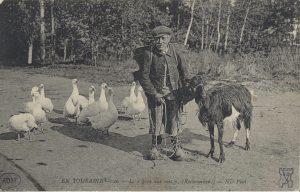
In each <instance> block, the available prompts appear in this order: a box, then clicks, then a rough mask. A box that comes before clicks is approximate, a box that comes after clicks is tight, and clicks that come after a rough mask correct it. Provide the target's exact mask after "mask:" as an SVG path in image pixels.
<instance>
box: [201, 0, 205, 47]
mask: <svg viewBox="0 0 300 192" xmlns="http://www.w3.org/2000/svg"><path fill="white" fill-rule="evenodd" d="M200 3H201V9H202V22H201V50H203V49H204V26H205V12H204V5H203V0H200Z"/></svg>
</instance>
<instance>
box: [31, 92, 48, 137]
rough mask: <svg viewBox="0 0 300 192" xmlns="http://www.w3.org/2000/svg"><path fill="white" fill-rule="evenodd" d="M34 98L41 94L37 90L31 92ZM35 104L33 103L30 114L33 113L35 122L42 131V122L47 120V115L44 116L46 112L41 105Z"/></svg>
mask: <svg viewBox="0 0 300 192" xmlns="http://www.w3.org/2000/svg"><path fill="white" fill-rule="evenodd" d="M33 96H34V99H35V101H36V100H37V98H39V97H40V96H41V95H40V93H39V92H34V93H33ZM36 104H37V105H34V107H33V109H32V111H31V114H32V115H33V117H34V119H35V122H36V124H37V125H39V126H40V127H41V131H42V133H43V127H42V124H43V123H45V122H46V121H47V117H46V112H45V111H44V110H43V109H42V105H41V104H39V103H37V102H36Z"/></svg>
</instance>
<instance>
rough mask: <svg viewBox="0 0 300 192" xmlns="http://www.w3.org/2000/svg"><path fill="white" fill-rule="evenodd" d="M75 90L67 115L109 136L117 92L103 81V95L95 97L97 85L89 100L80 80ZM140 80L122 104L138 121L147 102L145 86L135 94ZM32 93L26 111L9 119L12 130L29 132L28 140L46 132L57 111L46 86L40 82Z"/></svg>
mask: <svg viewBox="0 0 300 192" xmlns="http://www.w3.org/2000/svg"><path fill="white" fill-rule="evenodd" d="M72 86H73V90H72V93H71V95H70V97H69V98H68V99H67V101H66V103H65V105H64V109H63V117H65V118H68V119H69V120H70V118H74V119H75V121H76V123H77V124H80V125H88V126H91V127H92V128H93V129H95V130H97V131H98V132H97V138H98V134H99V133H100V132H102V134H104V133H105V134H107V135H108V129H109V128H110V127H111V126H112V125H113V124H114V123H115V122H117V120H118V115H119V113H118V110H117V108H116V106H115V104H114V101H113V95H114V91H113V88H112V87H108V86H107V84H106V83H102V84H101V91H100V97H99V99H98V100H95V90H96V89H95V86H90V87H89V97H88V99H87V98H86V97H84V96H82V95H80V94H79V90H78V80H77V79H73V80H72ZM135 89H136V83H135V82H133V83H132V85H131V88H130V94H129V96H128V97H125V98H124V99H123V100H122V102H121V103H122V106H123V107H124V109H125V110H126V112H127V114H128V115H130V116H132V118H133V123H135V119H136V116H138V119H139V120H140V114H141V113H142V112H143V111H144V110H145V107H146V105H145V103H144V99H143V96H142V92H143V89H142V87H141V86H139V87H138V93H137V95H136V94H135ZM30 96H31V97H32V101H30V102H26V103H24V113H20V114H17V115H13V116H11V117H10V119H9V121H8V125H9V129H10V130H11V131H14V132H16V133H17V135H18V141H20V135H21V134H24V133H27V135H28V140H29V141H31V138H30V134H31V132H33V131H37V130H39V131H40V132H42V133H44V132H43V123H45V122H46V121H47V114H48V113H51V112H52V111H53V108H54V106H53V103H52V101H51V99H50V98H47V97H46V96H45V86H44V85H43V84H40V85H39V86H34V87H33V88H32V89H31V93H30Z"/></svg>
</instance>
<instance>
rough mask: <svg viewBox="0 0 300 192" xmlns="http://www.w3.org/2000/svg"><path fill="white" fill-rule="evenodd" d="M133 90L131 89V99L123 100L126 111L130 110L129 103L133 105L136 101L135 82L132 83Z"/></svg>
mask: <svg viewBox="0 0 300 192" xmlns="http://www.w3.org/2000/svg"><path fill="white" fill-rule="evenodd" d="M131 85H132V86H131V88H130V94H129V97H125V98H124V99H123V100H122V106H123V107H124V109H125V111H126V110H127V108H128V105H129V103H133V102H135V101H136V99H137V98H136V95H135V92H134V91H135V86H136V83H135V82H132V84H131Z"/></svg>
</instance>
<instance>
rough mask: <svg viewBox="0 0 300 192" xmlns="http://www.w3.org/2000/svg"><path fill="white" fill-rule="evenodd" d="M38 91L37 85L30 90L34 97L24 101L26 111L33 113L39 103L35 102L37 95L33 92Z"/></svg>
mask: <svg viewBox="0 0 300 192" xmlns="http://www.w3.org/2000/svg"><path fill="white" fill-rule="evenodd" d="M38 91H39V88H38V87H36V86H34V87H32V89H31V92H30V96H31V97H32V101H29V102H26V103H24V111H25V112H26V113H31V111H32V109H33V107H34V106H35V105H37V103H36V102H35V97H34V96H33V93H34V92H38Z"/></svg>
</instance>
